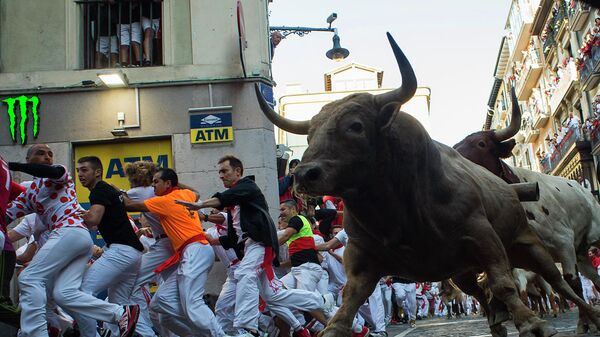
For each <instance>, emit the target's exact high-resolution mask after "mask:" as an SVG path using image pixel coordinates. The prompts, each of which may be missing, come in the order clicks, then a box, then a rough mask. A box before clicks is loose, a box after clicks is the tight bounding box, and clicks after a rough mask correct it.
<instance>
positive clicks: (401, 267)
mask: <svg viewBox="0 0 600 337" xmlns="http://www.w3.org/2000/svg"><path fill="white" fill-rule="evenodd" d="M388 39H389V41H390V44H391V46H392V50H393V52H394V54H395V57H396V60H397V63H398V66H399V68H400V73H401V75H402V79H403V83H402V86H401V87H400V88H397V89H394V90H392V91H390V92H387V93H384V94H380V95H376V96H374V95H371V94H368V93H359V94H353V95H350V96H347V97H345V98H343V99H340V100H337V101H334V102H331V103H329V104H327V105H325V106H324V107H323V108H322V110H321V111H320V112H319V113H318V114H317V115H315V116H314V117H313V118H312V119H311V120H308V121H293V120H289V119H286V118H285V117H282V116H280V115H278V114H277V113H276V112H275V111H273V110H272V109H271V108H270V106H269V105H268V103H267V102H266V101H265V99H264V98H263V97H262V95H261V94H260V90H259V88H258V86H256V88H255V89H256V95H257V98H258V101H259V105H260V107H261V109H262V111H263V113H264V114H265V115H266V116H267V118H268V119H269V120H270V121H271V122H273V123H274V124H275V125H277V126H278V127H280V128H281V129H283V130H286V131H289V132H292V133H296V134H307V135H308V148H307V149H306V152H305V153H304V155H303V157H302V162H301V164H300V165H299V166H298V167H297V168H296V171H295V173H294V174H295V188H297V190H298V191H300V192H303V193H307V194H311V195H337V196H341V197H342V198H343V200H344V203H345V208H344V227H345V228H346V231H347V233H348V236H349V241H348V246H347V249H346V250H345V252H344V267H345V269H346V274H347V277H348V282H347V284H346V287H345V288H344V293H343V305H342V306H341V307H340V309H339V310H338V312H337V313H336V315H335V316H334V317H333V318H332V319H331V320H330V321H329V324H328V325H327V328H326V329H325V330H324V331H323V334H322V336H324V337H342V336H349V335H350V326H351V323H352V318H353V317H354V316H355V314H356V312H357V310H358V308H359V306H360V305H362V304H363V303H364V302H365V300H366V299H367V297H368V296H369V295H370V294H371V293H372V292H373V289H374V287H375V285H376V284H377V282H378V280H379V279H380V278H381V277H382V276H385V275H401V277H403V278H407V279H411V280H415V281H435V280H443V279H447V278H452V279H453V280H454V282H455V283H456V284H457V285H458V286H459V287H460V288H461V289H462V290H463V291H465V292H466V293H468V294H471V295H473V296H475V297H476V298H477V299H478V300H479V301H480V302H481V303H482V305H483V306H484V309H485V310H486V312H487V313H488V316H487V317H488V323H489V325H490V328H491V330H492V333H493V335H494V336H503V335H506V329H505V328H504V327H503V326H502V324H501V323H502V321H504V320H506V319H507V318H508V317H507V316H506V315H504V314H503V312H502V311H501V310H500V309H499V308H501V306H500V304H501V303H502V304H504V305H506V307H507V308H508V310H509V311H510V313H512V316H513V319H514V323H515V326H516V327H517V329H518V330H519V333H520V336H551V335H554V334H555V333H556V331H555V330H554V329H553V328H552V327H551V326H549V325H548V324H547V322H545V321H543V320H541V319H540V318H538V317H536V316H535V315H534V313H533V312H532V311H531V310H530V309H529V308H527V307H526V306H525V305H524V304H523V303H522V301H521V300H520V299H519V296H518V294H517V291H516V289H515V285H514V283H513V280H512V278H511V276H510V275H511V274H510V267H511V265H512V266H515V267H521V268H525V269H528V270H532V271H535V272H537V273H539V274H540V275H543V276H544V278H545V279H546V280H547V281H548V282H550V284H552V285H553V286H554V288H555V289H557V290H558V291H560V292H561V293H563V294H565V296H566V297H567V298H569V299H570V300H572V301H573V302H575V303H576V304H577V305H579V307H580V308H581V310H582V311H583V312H585V313H586V314H587V315H588V316H589V318H590V319H591V320H592V321H593V322H594V323H595V324H596V326H599V327H600V312H598V311H596V310H594V309H593V308H591V307H590V306H589V305H587V304H586V303H585V302H584V301H583V300H582V299H581V298H579V297H578V296H577V295H576V294H575V293H574V292H573V290H572V289H571V288H570V287H569V286H568V285H567V283H566V282H565V281H564V280H563V279H562V277H561V274H560V272H559V271H558V270H557V269H556V267H555V266H554V263H553V261H552V258H551V256H550V255H549V254H548V253H547V252H546V250H545V248H544V246H543V245H542V243H541V242H540V240H539V238H538V237H537V235H536V234H535V233H534V232H533V231H532V230H531V228H530V227H529V226H528V224H527V217H526V215H525V211H524V210H523V208H522V207H521V204H520V202H519V199H518V197H517V194H516V192H515V191H514V190H513V189H511V187H510V186H509V185H508V184H506V183H505V182H504V181H502V180H501V179H500V178H498V177H496V176H495V175H493V174H492V173H490V172H489V171H487V170H485V169H483V168H482V167H481V166H479V165H476V164H474V163H472V162H470V161H468V160H467V159H465V158H464V157H462V156H461V155H460V154H459V153H458V152H456V151H455V150H453V149H452V148H450V147H448V146H445V145H443V144H441V143H438V142H436V141H434V140H432V139H431V138H430V137H429V135H428V134H427V132H426V130H425V129H424V128H423V126H422V125H421V124H420V123H419V122H418V121H417V120H416V119H415V118H414V117H412V116H410V115H409V114H407V113H404V112H402V111H400V110H399V108H400V106H401V105H402V104H403V103H405V102H406V101H408V100H409V99H410V98H411V97H412V96H413V95H414V93H415V91H416V88H417V80H416V77H415V74H414V72H413V70H412V67H411V65H410V63H409V61H408V60H407V59H406V57H405V56H404V54H403V52H402V51H401V50H400V48H399V47H398V45H397V44H396V42H395V41H394V40H393V38H392V37H391V35H390V34H389V33H388ZM482 271H485V272H486V273H487V275H488V286H489V289H490V290H491V292H492V293H493V295H494V299H493V300H492V301H490V302H489V303H488V302H487V301H486V298H485V294H484V292H483V290H482V289H481V288H479V287H478V285H477V273H478V272H482Z"/></svg>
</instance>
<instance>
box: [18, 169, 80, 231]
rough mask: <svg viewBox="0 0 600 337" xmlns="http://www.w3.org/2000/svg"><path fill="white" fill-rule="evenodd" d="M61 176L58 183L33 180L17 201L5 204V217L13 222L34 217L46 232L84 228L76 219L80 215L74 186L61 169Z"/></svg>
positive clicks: (47, 180)
mask: <svg viewBox="0 0 600 337" xmlns="http://www.w3.org/2000/svg"><path fill="white" fill-rule="evenodd" d="M63 168H64V170H65V173H64V174H63V175H62V177H60V178H58V179H51V178H35V179H34V180H33V182H32V183H31V185H29V187H28V188H27V190H25V192H23V193H21V195H19V197H17V199H15V200H14V201H13V202H12V203H10V204H9V206H10V207H9V209H8V210H7V211H6V215H7V216H8V217H9V219H11V220H14V219H17V218H20V217H23V216H25V215H27V214H30V213H37V214H38V215H39V216H40V220H41V221H42V223H44V224H46V225H47V226H48V229H51V230H52V229H54V228H60V227H81V228H86V229H87V227H86V226H85V225H84V224H83V219H82V218H81V217H80V216H79V215H77V213H78V212H80V211H84V209H83V207H81V205H79V203H78V202H77V195H76V193H75V182H74V181H73V178H72V177H71V174H70V173H69V170H67V168H66V167H64V166H63Z"/></svg>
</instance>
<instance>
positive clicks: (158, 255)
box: [130, 238, 177, 337]
mask: <svg viewBox="0 0 600 337" xmlns="http://www.w3.org/2000/svg"><path fill="white" fill-rule="evenodd" d="M173 254H174V252H173V246H172V245H171V241H169V239H167V238H163V239H160V240H158V241H156V242H155V243H154V244H153V245H152V246H150V249H149V250H148V252H147V253H145V254H144V255H142V262H141V264H140V269H139V271H138V274H137V278H136V280H135V285H134V287H133V292H132V293H131V300H130V301H131V302H132V303H135V304H138V305H139V306H140V317H139V318H138V322H137V325H136V326H135V332H137V333H138V334H140V335H142V337H154V336H155V335H156V333H154V330H152V325H153V324H152V320H151V319H150V312H149V311H148V301H147V300H146V296H144V291H142V287H145V286H147V285H148V283H150V282H151V281H152V280H155V279H156V278H157V275H156V273H155V272H154V270H155V269H156V268H157V267H158V266H160V265H161V264H162V263H163V262H165V261H166V260H167V259H168V258H169V257H171V256H172V255H173ZM175 269H177V266H173V267H170V268H168V269H167V270H165V271H163V272H162V273H161V274H160V277H162V278H168V277H169V275H171V273H172V272H173V271H175Z"/></svg>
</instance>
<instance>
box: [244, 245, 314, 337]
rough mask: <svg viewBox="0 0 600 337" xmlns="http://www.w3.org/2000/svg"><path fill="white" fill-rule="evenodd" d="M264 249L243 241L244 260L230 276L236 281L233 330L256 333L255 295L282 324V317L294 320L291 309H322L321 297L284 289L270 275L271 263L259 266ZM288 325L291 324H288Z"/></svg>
mask: <svg viewBox="0 0 600 337" xmlns="http://www.w3.org/2000/svg"><path fill="white" fill-rule="evenodd" d="M269 249H270V248H269ZM266 250H267V248H265V246H263V245H262V244H260V243H258V242H255V241H253V240H251V239H247V241H246V248H245V253H244V258H243V259H242V262H241V263H240V265H239V267H238V268H237V269H236V271H235V273H234V275H235V279H236V280H237V288H236V298H235V320H234V323H233V325H234V327H235V328H238V329H240V328H243V329H249V330H258V319H259V310H258V296H259V295H260V297H261V298H262V299H263V300H264V301H265V302H266V303H267V306H268V307H269V308H270V309H271V310H273V311H277V312H278V313H277V314H278V315H280V316H281V318H283V319H284V320H286V321H287V319H286V318H288V319H292V317H294V315H293V314H292V312H291V310H293V309H297V310H303V311H313V310H318V309H321V308H322V307H323V302H324V301H323V298H322V297H321V295H319V294H318V293H316V292H312V291H306V290H301V289H285V288H284V287H283V283H282V282H281V280H279V279H278V278H277V277H276V276H275V275H274V273H273V270H272V266H271V261H267V263H266V265H267V267H266V268H264V267H263V265H264V264H265V253H266ZM267 259H268V260H270V258H267ZM291 323H294V322H293V321H292V322H288V324H291Z"/></svg>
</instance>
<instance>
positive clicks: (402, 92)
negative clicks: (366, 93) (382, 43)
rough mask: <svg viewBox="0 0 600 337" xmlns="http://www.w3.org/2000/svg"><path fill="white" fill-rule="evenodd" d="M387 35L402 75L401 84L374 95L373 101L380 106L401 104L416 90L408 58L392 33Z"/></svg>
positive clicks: (414, 78) (413, 73)
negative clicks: (393, 103) (398, 86)
mask: <svg viewBox="0 0 600 337" xmlns="http://www.w3.org/2000/svg"><path fill="white" fill-rule="evenodd" d="M387 37H388V40H389V41H390V45H391V46H392V50H393V51H394V56H396V62H397V63H398V67H399V68H400V75H402V86H400V88H397V89H394V90H392V91H389V92H386V93H385V94H380V95H377V96H375V102H376V103H377V106H378V107H380V108H382V107H383V106H385V105H386V104H388V103H392V102H395V103H398V104H399V105H402V104H404V103H406V102H407V101H408V100H409V99H411V98H412V97H413V96H414V95H415V92H416V91H417V78H416V76H415V72H414V71H413V68H412V66H411V65H410V62H408V59H406V56H404V53H403V52H402V50H400V47H398V44H397V43H396V41H394V38H393V37H392V35H391V34H390V33H387Z"/></svg>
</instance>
